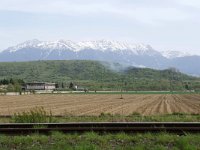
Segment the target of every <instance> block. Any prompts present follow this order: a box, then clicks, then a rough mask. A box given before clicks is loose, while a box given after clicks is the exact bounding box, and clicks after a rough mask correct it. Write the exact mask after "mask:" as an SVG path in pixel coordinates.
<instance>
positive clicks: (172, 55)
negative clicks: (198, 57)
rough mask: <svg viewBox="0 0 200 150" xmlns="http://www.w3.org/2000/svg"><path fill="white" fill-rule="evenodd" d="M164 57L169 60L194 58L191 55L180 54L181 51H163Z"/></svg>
mask: <svg viewBox="0 0 200 150" xmlns="http://www.w3.org/2000/svg"><path fill="white" fill-rule="evenodd" d="M161 53H162V55H163V56H164V57H166V58H168V59H173V58H178V57H187V56H193V55H194V54H190V53H187V52H180V51H162V52H161Z"/></svg>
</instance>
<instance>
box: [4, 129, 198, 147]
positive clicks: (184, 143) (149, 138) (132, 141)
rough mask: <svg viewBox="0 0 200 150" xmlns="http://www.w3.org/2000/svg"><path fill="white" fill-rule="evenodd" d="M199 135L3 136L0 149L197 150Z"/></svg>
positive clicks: (90, 134)
mask: <svg viewBox="0 0 200 150" xmlns="http://www.w3.org/2000/svg"><path fill="white" fill-rule="evenodd" d="M199 141H200V134H186V135H182V136H179V135H176V134H169V133H158V134H153V133H145V134H125V133H118V134H106V133H105V134H101V135H99V134H97V133H93V132H89V133H84V134H62V133H58V132H54V133H52V134H51V135H38V134H33V135H28V136H5V135H0V149H4V150H10V149H19V150H23V149H24V150H25V149H34V150H41V149H49V150H51V149H52V150H60V149H69V150H70V149H76V150H93V149H95V150H102V149H119V150H120V149H134V150H169V149H170V150H198V149H199V148H200V142H199Z"/></svg>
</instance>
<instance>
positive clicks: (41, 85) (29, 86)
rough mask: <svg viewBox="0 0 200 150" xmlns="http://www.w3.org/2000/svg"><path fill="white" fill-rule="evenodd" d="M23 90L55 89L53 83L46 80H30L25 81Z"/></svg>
mask: <svg viewBox="0 0 200 150" xmlns="http://www.w3.org/2000/svg"><path fill="white" fill-rule="evenodd" d="M24 89H25V90H54V89H56V84H55V83H47V82H32V83H26V84H25V86H24Z"/></svg>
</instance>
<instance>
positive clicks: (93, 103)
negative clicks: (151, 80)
mask: <svg viewBox="0 0 200 150" xmlns="http://www.w3.org/2000/svg"><path fill="white" fill-rule="evenodd" d="M36 106H39V107H40V106H43V107H44V108H45V110H47V111H49V110H51V111H52V113H53V115H69V114H71V115H99V114H101V113H110V114H122V115H128V114H132V113H135V112H137V113H140V114H143V115H156V114H167V113H169V114H170V113H175V112H180V113H195V114H200V95H198V94H193V95H192V94H188V95H186V94H183V95H170V94H149V95H148V94H143V95H142V94H138V95H136V94H132V95H131V94H125V95H123V99H120V95H118V94H116V95H115V94H86V95H85V94H71V95H70V94H60V95H51V94H49V95H22V96H0V115H12V114H14V113H16V112H22V111H26V110H30V109H31V108H34V107H36Z"/></svg>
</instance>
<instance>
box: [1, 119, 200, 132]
mask: <svg viewBox="0 0 200 150" xmlns="http://www.w3.org/2000/svg"><path fill="white" fill-rule="evenodd" d="M52 131H59V132H65V133H73V132H76V133H79V132H88V131H93V132H103V133H104V132H112V133H113V132H126V133H138V132H171V133H177V134H184V133H200V122H79V123H2V124H0V134H11V135H12V134H17V135H18V134H31V133H43V134H49V133H51V132H52Z"/></svg>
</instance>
